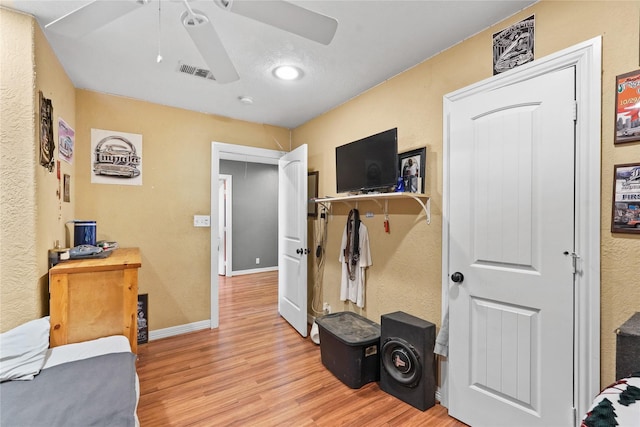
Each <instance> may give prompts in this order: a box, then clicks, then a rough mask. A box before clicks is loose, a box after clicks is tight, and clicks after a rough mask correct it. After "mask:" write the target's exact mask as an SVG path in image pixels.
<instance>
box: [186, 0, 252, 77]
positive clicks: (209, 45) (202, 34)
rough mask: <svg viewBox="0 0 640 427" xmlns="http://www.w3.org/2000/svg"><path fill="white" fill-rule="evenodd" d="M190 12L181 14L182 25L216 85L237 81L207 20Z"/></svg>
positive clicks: (195, 12) (201, 14) (229, 60)
mask: <svg viewBox="0 0 640 427" xmlns="http://www.w3.org/2000/svg"><path fill="white" fill-rule="evenodd" d="M190 12H192V13H189V12H185V13H184V14H182V24H183V25H184V27H185V28H186V29H187V32H188V33H189V36H190V37H191V40H193V43H194V44H195V45H196V48H197V49H198V51H200V55H202V59H204V62H205V63H206V64H207V65H208V66H209V68H210V70H211V73H212V74H213V77H214V78H215V79H216V81H217V82H218V83H231V82H234V81H236V80H238V79H239V78H240V76H239V75H238V72H237V71H236V69H235V67H234V66H233V63H232V62H231V59H230V58H229V54H227V50H226V49H225V48H224V46H223V45H222V41H221V40H220V37H218V33H216V30H215V29H214V28H213V25H212V24H211V22H210V21H209V18H207V16H206V15H205V14H203V13H202V12H199V11H197V10H193V11H190Z"/></svg>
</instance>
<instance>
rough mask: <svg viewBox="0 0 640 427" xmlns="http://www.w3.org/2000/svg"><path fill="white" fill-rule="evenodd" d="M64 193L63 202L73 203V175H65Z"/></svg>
mask: <svg viewBox="0 0 640 427" xmlns="http://www.w3.org/2000/svg"><path fill="white" fill-rule="evenodd" d="M63 188H64V191H63V193H62V194H63V200H64V201H65V202H67V203H68V202H70V201H71V175H67V174H66V173H65V174H64V187H63Z"/></svg>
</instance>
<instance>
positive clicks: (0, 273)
mask: <svg viewBox="0 0 640 427" xmlns="http://www.w3.org/2000/svg"><path fill="white" fill-rule="evenodd" d="M33 34H34V21H33V19H32V18H31V17H29V16H26V15H21V14H17V13H14V12H10V11H8V10H6V9H1V8H0V330H1V331H5V330H7V329H10V328H11V327H14V326H16V325H18V324H20V323H22V322H24V321H27V320H31V319H34V318H36V317H38V316H40V315H41V314H42V313H41V304H40V299H41V296H40V291H39V290H38V269H37V256H36V199H35V194H36V178H35V173H36V172H35V171H36V168H37V167H39V166H38V164H37V162H38V157H37V150H36V146H35V144H34V139H35V138H34V137H35V134H36V129H35V119H34V117H35V111H36V107H35V98H34V85H35V83H34V81H35V76H34V63H35V61H34V43H33V40H34V37H33Z"/></svg>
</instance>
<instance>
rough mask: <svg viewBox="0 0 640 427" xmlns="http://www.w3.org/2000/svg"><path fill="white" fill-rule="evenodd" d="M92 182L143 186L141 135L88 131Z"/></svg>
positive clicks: (97, 130) (99, 130)
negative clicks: (89, 135)
mask: <svg viewBox="0 0 640 427" xmlns="http://www.w3.org/2000/svg"><path fill="white" fill-rule="evenodd" d="M91 169H92V171H93V173H92V174H91V182H92V183H94V184H123V185H142V135H138V134H133V133H125V132H116V131H110V130H102V129H91Z"/></svg>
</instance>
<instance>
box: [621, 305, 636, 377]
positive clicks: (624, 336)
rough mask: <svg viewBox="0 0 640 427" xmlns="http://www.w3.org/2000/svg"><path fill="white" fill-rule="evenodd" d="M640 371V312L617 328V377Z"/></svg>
mask: <svg viewBox="0 0 640 427" xmlns="http://www.w3.org/2000/svg"><path fill="white" fill-rule="evenodd" d="M634 372H640V312H639V313H636V314H634V315H633V316H631V317H630V318H629V320H627V321H626V322H624V323H623V324H622V326H620V327H619V328H618V329H617V330H616V379H620V378H624V377H627V376H629V375H631V374H632V373H634Z"/></svg>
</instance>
